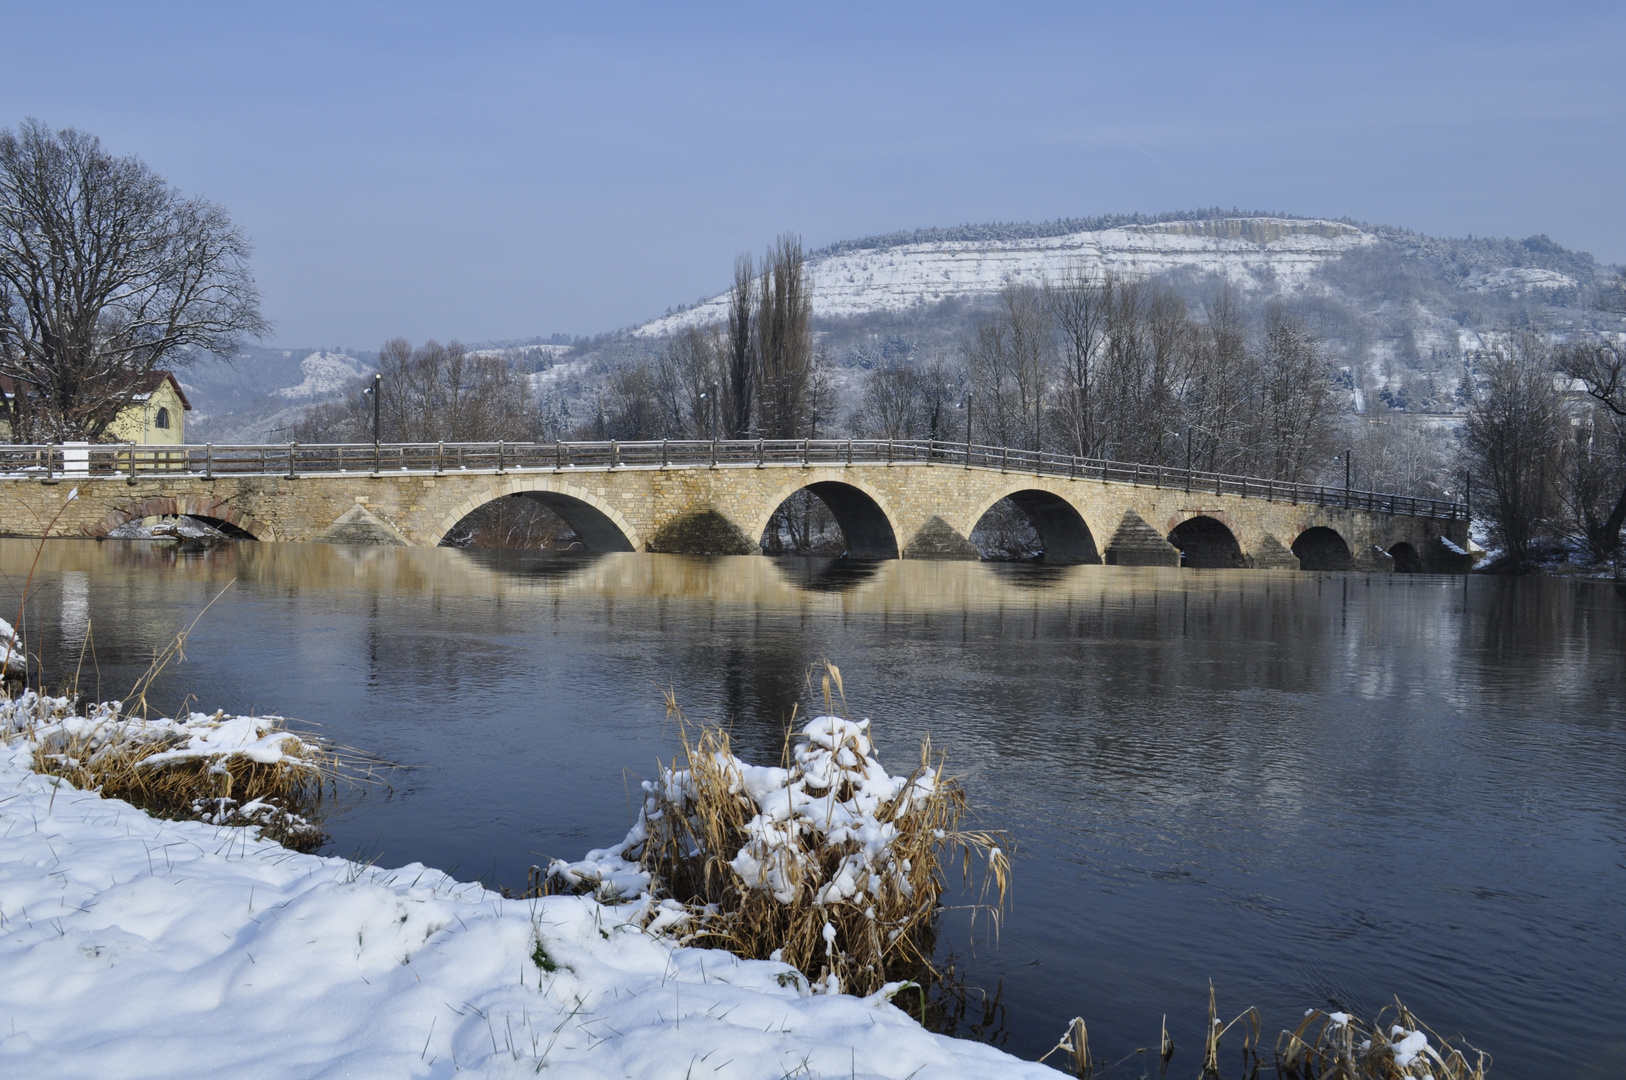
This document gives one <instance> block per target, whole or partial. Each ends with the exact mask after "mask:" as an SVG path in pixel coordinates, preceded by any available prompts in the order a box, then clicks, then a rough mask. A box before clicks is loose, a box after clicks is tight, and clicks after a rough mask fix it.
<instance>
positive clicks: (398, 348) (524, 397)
mask: <svg viewBox="0 0 1626 1080" xmlns="http://www.w3.org/2000/svg"><path fill="white" fill-rule="evenodd" d="M378 370H379V373H380V374H381V375H382V376H383V379H382V380H381V381H380V387H381V391H382V392H381V394H380V396H379V402H378V405H379V410H378V412H379V432H378V435H379V438H380V439H382V440H384V441H385V442H495V441H497V440H499V439H502V440H508V441H511V442H523V441H527V440H531V439H535V438H536V436H537V423H538V414H537V411H536V409H535V407H534V405H533V402H532V400H531V391H530V380H529V379H527V378H526V377H525V376H523V375H520V374H519V373H517V372H515V371H514V369H513V368H512V367H510V366H509V364H508V362H507V360H505V359H504V358H503V357H502V356H500V355H493V354H486V353H470V352H468V351H467V350H466V349H464V347H463V346H462V345H460V344H459V343H457V342H455V341H453V342H450V343H449V344H446V345H441V344H440V343H438V342H435V341H428V342H425V343H424V344H423V345H421V346H419V347H418V348H416V349H414V348H413V347H412V344H411V343H410V342H408V341H407V340H406V339H405V338H394V339H392V340H390V341H386V342H385V343H384V345H383V347H382V348H381V349H380V350H379V353H378ZM368 381H369V382H370V381H371V380H368ZM360 391H361V388H360V387H357V388H355V391H354V392H352V393H350V394H348V395H347V396H346V397H345V398H344V400H343V401H341V402H336V403H332V404H330V405H328V406H322V407H318V408H316V409H312V410H310V411H308V412H307V413H306V414H305V416H304V418H303V419H302V420H301V421H300V423H299V424H297V425H295V427H294V437H295V438H296V439H298V440H299V441H301V442H323V441H330V440H347V441H349V440H355V441H366V440H370V439H371V438H372V434H373V432H372V408H373V407H372V402H371V399H364V398H363V397H362V395H361V392H360Z"/></svg>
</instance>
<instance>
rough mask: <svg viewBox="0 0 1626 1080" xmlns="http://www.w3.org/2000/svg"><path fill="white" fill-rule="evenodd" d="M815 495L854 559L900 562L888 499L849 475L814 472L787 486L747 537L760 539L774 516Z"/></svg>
mask: <svg viewBox="0 0 1626 1080" xmlns="http://www.w3.org/2000/svg"><path fill="white" fill-rule="evenodd" d="M803 490H807V491H811V492H812V493H813V494H814V495H817V496H818V497H819V500H820V501H821V502H823V503H824V505H825V506H827V507H829V508H830V513H831V514H832V515H833V516H834V517H835V519H836V524H837V525H839V526H840V527H841V535H842V537H843V538H844V539H845V540H846V544H847V555H848V557H849V558H854V559H896V558H897V557H898V530H897V528H896V527H895V526H894V525H893V522H894V521H895V520H896V517H895V515H894V514H893V513H892V511H891V508H890V507H888V506H887V504H886V500H885V498H884V497H883V496H882V495H881V494H880V493H879V492H877V491H876V490H875V489H874V488H871V487H870V486H869V485H868V484H864V483H861V482H857V481H855V480H854V479H853V478H852V476H851V475H849V474H848V473H847V472H845V471H835V470H829V469H818V470H812V471H811V472H809V473H805V474H803V477H802V478H801V479H799V480H798V481H796V482H794V483H790V484H786V485H785V486H784V487H782V488H780V489H779V491H778V492H777V493H776V494H774V495H772V496H770V497H769V499H768V500H767V505H766V507H765V508H764V509H763V510H762V512H761V513H760V514H759V516H758V517H757V519H756V520H755V521H753V522H752V523H751V528H750V529H749V530H748V532H747V535H748V536H750V537H752V538H756V537H760V536H761V535H762V534H763V532H765V531H766V530H767V528H768V523H769V521H771V520H772V519H773V515H774V512H775V511H777V510H778V509H779V507H780V505H781V504H782V503H784V501H785V500H786V499H788V498H790V497H791V496H792V495H794V494H796V493H797V492H798V491H803Z"/></svg>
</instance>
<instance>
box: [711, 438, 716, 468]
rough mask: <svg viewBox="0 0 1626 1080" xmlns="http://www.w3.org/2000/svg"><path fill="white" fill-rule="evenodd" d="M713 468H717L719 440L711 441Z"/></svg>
mask: <svg viewBox="0 0 1626 1080" xmlns="http://www.w3.org/2000/svg"><path fill="white" fill-rule="evenodd" d="M711 467H712V468H714V469H715V468H716V467H717V440H716V439H713V440H711Z"/></svg>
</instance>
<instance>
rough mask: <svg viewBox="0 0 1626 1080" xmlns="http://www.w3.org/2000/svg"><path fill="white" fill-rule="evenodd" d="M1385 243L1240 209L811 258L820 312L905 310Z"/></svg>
mask: <svg viewBox="0 0 1626 1080" xmlns="http://www.w3.org/2000/svg"><path fill="white" fill-rule="evenodd" d="M1377 243H1380V240H1379V238H1378V237H1377V236H1376V235H1375V234H1373V233H1371V232H1367V231H1365V230H1363V229H1360V228H1358V227H1356V226H1354V225H1349V224H1345V223H1343V222H1338V221H1319V220H1299V219H1293V218H1269V217H1235V218H1215V219H1210V220H1196V221H1163V222H1155V223H1145V224H1130V225H1120V226H1116V227H1112V228H1102V229H1091V230H1083V231H1079V232H1070V233H1065V234H1062V235H1056V236H1038V237H1025V238H1017V239H1008V240H973V239H967V240H931V241H926V242H922V243H906V244H898V245H891V244H877V245H875V246H873V247H854V246H850V245H838V246H837V247H836V248H835V249H832V250H829V251H826V252H816V253H814V254H813V256H812V257H811V258H810V259H809V261H808V269H809V271H810V274H811V277H812V279H813V313H814V314H815V315H818V316H826V317H829V316H838V317H839V316H844V315H861V314H865V313H867V312H872V311H901V310H904V309H907V308H910V307H913V306H915V305H917V304H934V303H938V302H940V301H942V300H947V299H951V298H955V297H969V296H977V295H986V294H988V293H992V292H996V291H997V290H999V289H1000V288H1001V287H1002V286H1004V285H1005V283H1006V282H1009V281H1027V282H1034V283H1037V282H1040V281H1043V280H1045V279H1046V278H1049V279H1051V280H1055V279H1057V278H1059V277H1061V276H1062V275H1063V274H1065V273H1067V272H1068V270H1069V269H1070V268H1073V267H1079V268H1081V269H1082V270H1083V271H1084V272H1085V273H1088V274H1098V273H1101V272H1103V271H1106V270H1111V271H1113V272H1115V273H1119V274H1129V275H1134V276H1150V275H1154V274H1161V273H1166V272H1168V271H1171V270H1179V269H1189V270H1191V271H1195V272H1197V273H1200V274H1207V273H1213V274H1220V275H1223V276H1225V277H1226V278H1228V279H1230V280H1231V282H1232V283H1233V284H1235V285H1237V286H1238V287H1240V288H1243V289H1247V290H1255V289H1269V290H1272V291H1274V290H1280V289H1288V288H1292V287H1294V286H1297V285H1302V284H1303V283H1305V282H1306V281H1308V280H1309V279H1310V277H1311V275H1313V274H1314V272H1315V271H1316V270H1317V269H1319V268H1320V267H1321V266H1323V265H1324V264H1326V263H1327V262H1328V261H1330V260H1332V259H1337V258H1339V257H1341V256H1343V255H1345V254H1347V253H1348V252H1350V251H1353V250H1356V249H1358V248H1361V247H1365V246H1369V245H1372V244H1377ZM726 304H727V296H726V294H724V295H720V296H717V297H714V298H712V299H710V300H707V301H705V302H703V303H701V304H697V305H696V306H694V307H692V308H689V309H688V310H685V311H680V312H675V313H673V314H671V315H668V316H665V317H663V318H660V319H656V320H654V321H652V322H649V323H646V324H644V325H643V326H641V327H639V328H638V329H637V330H636V331H634V333H636V334H638V335H640V336H659V335H664V334H669V333H672V332H673V331H675V330H680V329H682V328H684V327H686V326H698V325H705V324H707V323H712V322H718V321H721V320H722V319H724V318H725V317H726Z"/></svg>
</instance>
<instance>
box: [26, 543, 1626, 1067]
mask: <svg viewBox="0 0 1626 1080" xmlns="http://www.w3.org/2000/svg"><path fill="white" fill-rule="evenodd" d="M33 554H34V548H33V545H31V544H27V543H25V542H22V541H0V568H3V569H4V570H5V572H6V574H7V575H8V578H9V579H10V581H11V585H12V588H13V589H15V588H16V587H17V586H18V585H19V584H20V581H21V578H22V576H23V575H24V574H26V571H27V566H28V563H29V562H30V560H31V559H32V558H33ZM228 583H230V588H229V589H227V590H226V591H225V593H224V595H222V596H221V598H220V599H219V600H218V601H217V602H216V603H215V606H214V607H213V608H212V609H210V611H209V612H208V614H207V615H206V616H205V617H204V618H203V620H202V621H201V622H200V623H199V625H198V628H197V630H196V631H195V633H194V635H193V637H192V640H191V643H190V645H189V646H188V648H187V660H186V662H185V663H184V664H180V665H177V666H175V667H173V668H171V669H170V670H169V671H167V672H166V673H165V675H164V676H163V677H162V678H161V679H160V680H159V682H158V684H157V688H156V690H155V692H154V693H153V694H152V695H150V697H151V700H152V701H153V702H154V704H156V705H161V706H163V707H165V708H173V707H176V706H178V705H179V704H180V703H181V701H182V700H183V699H184V698H186V697H187V696H188V695H190V696H191V697H192V698H193V699H194V700H195V701H196V702H198V703H200V704H201V705H204V706H207V707H208V708H211V709H213V708H225V709H228V710H234V711H248V710H257V711H261V712H278V713H282V714H284V715H287V716H291V717H298V718H301V719H304V720H307V721H310V722H313V723H318V724H320V725H322V726H323V728H324V729H325V731H326V732H327V733H328V734H330V735H331V736H332V737H334V738H336V739H337V740H339V741H340V742H343V743H348V744H350V745H352V746H356V747H360V748H364V749H366V750H367V751H369V752H372V753H376V754H378V755H380V756H382V757H384V758H387V759H390V760H392V761H395V762H399V763H400V764H402V765H404V766H408V767H409V768H408V769H407V770H406V771H403V772H401V773H398V774H397V775H396V776H395V780H394V783H395V789H394V794H393V796H391V797H383V795H382V793H378V794H374V795H371V796H368V797H367V798H365V799H363V800H362V801H361V802H360V803H359V804H357V805H355V806H354V807H352V808H350V809H349V810H348V811H347V812H346V813H345V814H344V815H343V816H341V817H340V818H339V819H337V820H335V821H332V822H330V823H329V828H330V829H331V831H332V833H333V835H334V842H333V847H332V851H333V852H334V853H336V854H342V855H351V854H357V853H360V854H364V855H365V856H367V857H372V856H375V855H376V856H377V857H378V858H379V861H380V862H381V864H383V865H398V864H401V863H405V862H411V861H422V862H426V863H430V864H433V865H437V866H441V867H445V868H453V867H455V868H456V869H457V872H458V873H460V874H462V875H465V876H474V875H481V876H484V877H485V878H486V879H487V880H488V881H490V882H492V883H502V884H511V885H522V884H523V882H524V878H525V872H526V868H527V867H529V866H530V865H531V864H532V863H535V862H539V861H543V860H545V859H546V858H547V857H549V856H566V857H578V856H579V855H580V854H581V853H582V852H583V851H585V850H586V849H587V848H589V847H597V846H602V845H604V844H608V843H611V842H614V841H616V840H619V839H620V838H621V836H622V834H623V833H624V831H625V829H626V826H627V824H628V821H629V815H630V806H631V805H632V803H633V801H634V800H633V799H632V798H631V796H630V795H629V787H630V789H631V791H636V790H637V788H636V780H637V779H638V778H641V777H647V776H649V775H651V774H652V773H653V772H654V770H655V762H656V760H657V759H658V758H660V757H661V756H662V755H666V756H668V757H669V756H670V754H671V753H672V750H673V748H674V746H675V742H676V738H675V731H674V730H673V728H672V726H671V725H670V724H668V723H666V722H665V720H664V710H663V708H662V705H661V691H662V689H664V688H666V687H668V686H670V687H673V688H675V690H676V693H677V697H678V699H679V700H680V701H681V702H682V703H683V704H684V705H685V707H686V709H687V711H688V712H689V715H690V716H691V717H693V718H696V719H708V720H717V721H722V722H725V723H727V724H729V725H731V726H732V727H733V729H734V732H735V738H736V744H737V746H738V747H739V748H740V752H741V753H742V754H743V755H744V756H747V757H754V758H756V759H759V760H762V761H765V762H766V761H771V760H777V758H778V755H779V748H780V745H781V740H782V738H783V731H784V724H785V722H786V719H787V717H788V716H789V714H790V710H791V706H792V704H793V703H796V702H798V701H799V702H801V703H802V704H803V705H804V707H805V706H806V705H807V704H809V703H810V698H811V695H809V694H808V692H807V690H806V687H805V685H804V681H803V679H804V673H805V670H806V668H807V666H808V665H809V664H810V663H811V662H813V661H816V660H818V659H819V658H821V657H824V656H828V657H830V658H831V659H833V660H835V661H836V662H837V663H839V664H840V665H841V667H842V670H843V672H844V673H845V675H846V679H847V686H848V688H849V695H850V700H851V703H852V705H853V708H854V710H855V711H857V712H859V713H861V714H863V715H867V716H871V717H873V718H874V720H875V727H876V733H877V739H878V742H879V744H880V746H881V748H882V752H883V760H884V761H886V762H887V763H889V764H890V765H892V767H893V768H894V770H895V771H904V770H906V768H907V766H908V765H909V764H910V763H911V761H912V760H913V759H914V756H915V753H916V750H915V747H916V746H917V745H918V742H919V740H920V738H921V737H922V736H924V735H926V734H928V733H929V734H930V735H931V737H932V740H933V743H934V745H935V746H937V747H938V748H939V749H941V750H944V751H946V752H947V754H948V755H949V760H950V764H951V768H952V769H953V770H954V771H957V772H959V773H961V774H962V775H963V776H964V779H965V786H966V789H967V791H968V793H969V795H970V798H971V800H972V802H973V804H974V805H975V806H976V807H977V808H978V809H979V810H980V812H981V816H980V821H981V823H982V824H984V825H986V826H989V827H994V828H1001V829H1005V830H1008V831H1009V832H1010V833H1012V834H1013V835H1014V836H1015V837H1016V838H1017V847H1016V854H1015V875H1016V877H1015V890H1014V893H1013V896H1012V902H1011V904H1010V906H1009V909H1008V911H1007V914H1006V919H1005V926H1004V930H1003V933H1002V935H1001V936H1000V937H999V939H998V941H997V942H994V941H991V940H987V939H986V938H985V937H984V936H983V934H982V933H981V927H980V926H979V928H978V929H979V932H978V936H977V937H976V938H973V937H972V936H971V934H970V930H969V928H968V927H967V926H966V925H965V923H964V919H963V917H962V916H954V917H951V919H950V920H949V925H948V926H947V927H946V931H945V935H944V945H945V947H952V948H953V949H954V950H955V952H956V953H957V954H958V960H959V963H960V966H961V968H962V969H963V970H964V971H965V972H966V974H967V977H968V979H969V981H970V982H971V983H972V984H974V985H976V986H980V987H985V988H987V989H988V990H989V991H990V992H993V991H996V990H997V991H998V993H999V995H1000V997H999V1002H1000V1004H1001V1006H1002V1009H1001V1010H1000V1011H999V1012H998V1014H997V1016H996V1023H995V1029H996V1030H995V1031H994V1032H993V1033H992V1034H993V1037H994V1038H995V1039H996V1041H999V1042H1000V1045H1002V1046H1004V1047H1005V1048H1006V1049H1008V1050H1010V1051H1012V1052H1014V1053H1017V1054H1020V1055H1023V1056H1026V1057H1030V1058H1031V1057H1036V1056H1037V1055H1038V1054H1039V1053H1042V1052H1043V1051H1044V1050H1046V1049H1047V1048H1048V1047H1049V1046H1050V1045H1052V1043H1053V1042H1054V1040H1055V1039H1056V1038H1057V1036H1059V1035H1060V1034H1061V1033H1062V1031H1063V1029H1064V1028H1065V1026H1066V1024H1067V1021H1068V1020H1069V1019H1070V1018H1071V1017H1073V1016H1075V1015H1081V1016H1083V1017H1084V1018H1085V1019H1086V1020H1087V1021H1088V1023H1089V1027H1090V1033H1091V1039H1092V1044H1093V1048H1094V1050H1095V1052H1096V1054H1097V1056H1098V1057H1103V1058H1105V1059H1106V1060H1108V1061H1111V1060H1116V1059H1117V1058H1119V1057H1121V1056H1122V1055H1124V1054H1128V1053H1130V1052H1131V1051H1133V1050H1134V1049H1136V1048H1137V1047H1142V1046H1147V1045H1152V1046H1155V1045H1156V1039H1157V1033H1158V1029H1159V1023H1160V1020H1161V1017H1162V1016H1163V1015H1164V1014H1165V1013H1167V1014H1168V1016H1169V1027H1170V1030H1171V1032H1172V1034H1173V1035H1174V1038H1175V1041H1176V1044H1177V1047H1178V1050H1177V1055H1176V1058H1175V1061H1174V1065H1173V1070H1174V1073H1175V1074H1180V1073H1184V1072H1187V1071H1190V1070H1195V1069H1196V1068H1197V1067H1198V1065H1199V1063H1200V1053H1199V1051H1198V1050H1197V1049H1196V1048H1197V1047H1198V1045H1199V1040H1200V1031H1201V1027H1202V1022H1203V1015H1204V1010H1205V1008H1206V1003H1207V993H1208V984H1209V980H1212V981H1213V983H1214V986H1215V987H1216V988H1217V990H1218V994H1219V1000H1220V1008H1221V1011H1222V1012H1225V1013H1227V1014H1231V1013H1235V1012H1239V1011H1241V1010H1242V1009H1243V1008H1245V1007H1247V1006H1249V1005H1257V1006H1259V1007H1260V1009H1261V1010H1262V1011H1263V1013H1264V1016H1265V1027H1266V1031H1267V1033H1271V1034H1267V1043H1268V1042H1271V1041H1273V1033H1274V1032H1276V1031H1278V1030H1280V1029H1281V1028H1282V1027H1284V1026H1291V1025H1292V1024H1293V1023H1295V1022H1296V1019H1297V1017H1298V1015H1300V1014H1301V1013H1302V1011H1303V1009H1305V1008H1307V1007H1309V1006H1324V1005H1328V1004H1337V1005H1339V1006H1343V1007H1348V1008H1353V1009H1356V1010H1358V1011H1360V1012H1362V1013H1371V1012H1374V1011H1375V1010H1376V1009H1377V1008H1378V1007H1379V1006H1381V1005H1382V1004H1384V1003H1385V1002H1386V1001H1388V1000H1389V998H1390V996H1391V995H1394V994H1398V995H1399V996H1400V997H1401V998H1402V999H1403V1000H1404V1001H1405V1002H1406V1003H1407V1004H1408V1005H1409V1006H1411V1007H1412V1008H1413V1009H1414V1010H1415V1011H1416V1012H1417V1013H1418V1014H1419V1015H1420V1016H1422V1017H1423V1018H1424V1019H1425V1020H1427V1021H1429V1022H1430V1023H1431V1024H1432V1025H1433V1026H1435V1027H1436V1028H1438V1029H1440V1030H1441V1031H1444V1032H1447V1033H1454V1032H1461V1033H1463V1034H1465V1035H1467V1036H1468V1037H1469V1038H1470V1039H1471V1040H1473V1041H1474V1042H1475V1043H1476V1044H1478V1045H1480V1046H1482V1047H1484V1048H1486V1049H1488V1050H1489V1051H1491V1052H1492V1053H1493V1054H1494V1055H1495V1059H1496V1065H1495V1070H1494V1074H1493V1075H1495V1076H1497V1077H1502V1078H1509V1080H1512V1078H1526V1077H1529V1078H1533V1077H1541V1076H1566V1077H1619V1076H1622V1075H1626V982H1623V979H1626V902H1623V899H1622V898H1623V897H1626V719H1623V718H1626V712H1623V705H1626V665H1623V663H1622V660H1623V651H1626V595H1623V593H1622V591H1621V590H1620V589H1618V588H1617V587H1615V586H1613V585H1609V584H1600V583H1593V582H1580V583H1577V582H1569V581H1555V580H1496V579H1467V580H1465V579H1462V578H1436V577H1422V576H1418V577H1398V576H1388V577H1385V576H1374V577H1364V576H1359V575H1337V574H1329V575H1315V574H1304V573H1276V572H1249V571H1240V572H1230V571H1177V570H1150V569H1147V570H1134V569H1122V568H1114V567H1071V568H1065V569H1056V568H1045V567H1042V566H1023V567H1009V566H994V565H982V564H962V563H947V564H934V563H911V562H893V563H885V564H878V565H871V566H851V565H844V564H840V563H821V562H814V561H806V560H793V561H785V562H777V561H773V560H768V559H762V558H724V559H695V558H685V557H679V556H663V555H609V556H603V557H598V558H593V557H580V556H573V557H547V556H537V555H527V556H512V555H509V556H498V555H495V554H485V555H482V554H469V553H462V552H455V551H449V550H435V551H420V550H367V549H354V548H336V547H321V546H309V547H306V546H300V545H272V544H266V545H256V544H245V545H242V546H240V547H236V548H232V549H228V550H225V551H221V552H216V553H212V554H209V555H206V556H200V557H192V558H188V557H176V556H175V555H174V554H173V553H171V552H169V551H167V550H165V549H163V548H159V547H153V546H149V545H143V544H140V543H122V544H121V543H114V542H109V543H103V544H94V543H90V542H79V541H60V542H57V541H53V542H52V543H50V544H48V545H47V546H46V549H45V554H44V559H43V561H42V564H41V569H40V571H39V573H38V574H37V575H36V579H35V586H34V591H33V594H32V600H31V602H30V605H29V615H28V632H29V635H30V639H29V644H30V647H31V649H33V650H36V651H40V652H42V653H43V655H44V656H45V657H46V660H45V669H46V673H47V677H48V679H50V680H52V681H55V680H59V679H61V678H62V677H64V674H65V673H70V672H71V670H72V668H73V667H74V666H76V665H79V666H80V669H81V680H82V682H83V683H84V684H86V685H87V688H94V686H95V684H96V682H97V680H99V681H100V686H101V690H102V692H103V693H104V694H105V695H112V696H118V695H122V694H123V693H124V692H125V691H126V690H127V689H128V687H129V686H130V684H131V683H132V682H133V681H134V680H135V678H136V676H137V675H138V674H139V673H140V671H141V670H142V669H144V668H145V666H146V663H147V660H148V659H149V658H150V657H151V655H152V653H153V651H154V650H155V649H158V648H161V647H162V646H163V645H164V644H165V643H166V642H167V641H168V640H169V639H170V638H171V636H172V635H173V634H174V632H175V631H176V630H177V629H179V628H180V627H182V626H184V625H186V624H187V623H189V622H191V620H192V618H193V617H194V616H195V615H196V614H197V612H198V611H199V610H200V609H202V607H203V606H204V605H205V604H206V603H208V601H209V600H210V599H211V598H212V597H214V596H215V595H216V594H217V593H219V592H220V591H221V590H222V589H223V588H224V587H225V586H227V584H228ZM7 614H8V616H9V614H10V612H9V610H8V612H7ZM87 639H88V644H87ZM81 656H82V657H83V660H82V662H81V659H80V658H81ZM1143 1060H1144V1059H1135V1060H1134V1061H1132V1062H1130V1063H1129V1064H1127V1065H1125V1066H1124V1067H1123V1068H1122V1069H1120V1070H1119V1072H1118V1074H1119V1075H1128V1076H1139V1075H1140V1074H1141V1069H1142V1062H1143ZM1182 1062H1183V1063H1184V1064H1182ZM1147 1064H1150V1063H1147ZM1153 1071H1154V1072H1155V1066H1154V1067H1153Z"/></svg>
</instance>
